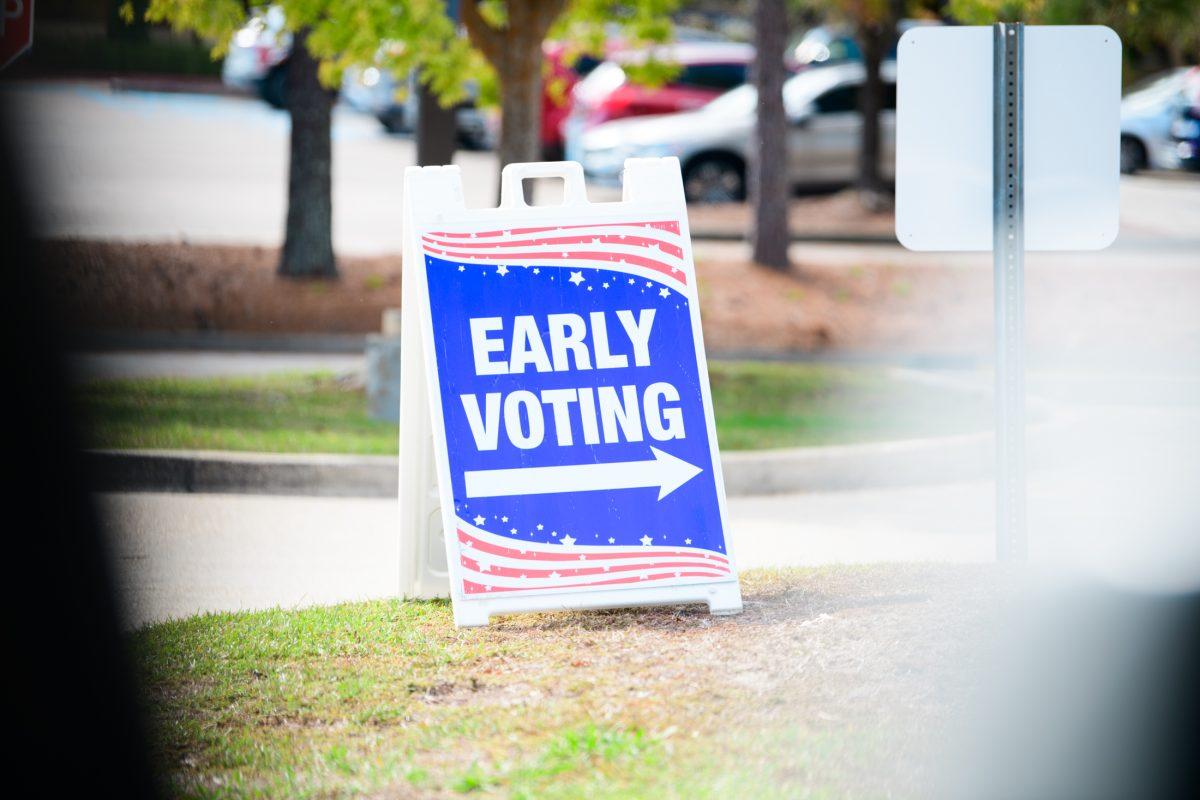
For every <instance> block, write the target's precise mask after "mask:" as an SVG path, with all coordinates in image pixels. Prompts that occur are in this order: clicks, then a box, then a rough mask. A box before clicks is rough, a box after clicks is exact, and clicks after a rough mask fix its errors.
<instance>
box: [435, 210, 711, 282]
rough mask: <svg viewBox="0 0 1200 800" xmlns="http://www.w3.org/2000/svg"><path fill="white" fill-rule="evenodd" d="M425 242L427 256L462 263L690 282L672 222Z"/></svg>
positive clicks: (509, 231)
mask: <svg viewBox="0 0 1200 800" xmlns="http://www.w3.org/2000/svg"><path fill="white" fill-rule="evenodd" d="M421 241H422V246H423V248H424V250H425V253H426V254H427V255H431V256H436V257H437V258H440V259H443V260H445V261H454V262H458V263H460V264H471V263H482V264H505V265H514V266H534V265H537V266H561V267H580V266H582V267H599V268H603V269H612V270H614V271H618V272H625V273H628V274H631V275H637V276H639V277H642V278H653V279H655V280H657V281H659V282H662V283H667V284H669V285H674V286H675V288H677V289H678V288H680V287H682V286H685V285H686V284H687V273H686V268H685V262H684V246H683V245H684V243H683V238H682V236H680V233H679V223H678V222H675V221H670V220H666V221H657V222H608V223H590V224H586V225H561V226H557V227H546V226H542V227H527V228H520V227H513V228H504V229H499V230H493V231H476V232H472V233H453V232H449V231H435V232H431V233H426V234H424V235H423V236H422V237H421Z"/></svg>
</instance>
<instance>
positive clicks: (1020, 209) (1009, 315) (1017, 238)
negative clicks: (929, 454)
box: [992, 22, 1026, 561]
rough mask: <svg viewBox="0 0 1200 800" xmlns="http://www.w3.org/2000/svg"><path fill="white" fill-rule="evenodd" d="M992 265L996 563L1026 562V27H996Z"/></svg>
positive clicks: (993, 39)
mask: <svg viewBox="0 0 1200 800" xmlns="http://www.w3.org/2000/svg"><path fill="white" fill-rule="evenodd" d="M992 34H993V35H992V43H993V50H992V57H993V59H994V60H995V65H994V69H993V71H992V106H993V112H992V145H993V146H992V226H993V233H992V260H993V269H994V273H995V275H994V277H995V303H996V366H995V373H996V374H995V380H996V557H997V558H998V559H1000V560H1001V561H1011V560H1018V559H1022V558H1024V557H1025V552H1026V536H1025V354H1024V349H1025V333H1024V329H1025V309H1024V306H1025V275H1024V273H1025V190H1024V183H1023V177H1024V176H1023V173H1024V169H1025V160H1024V138H1025V137H1024V115H1023V106H1024V88H1025V87H1024V61H1023V52H1022V49H1023V48H1022V45H1023V44H1024V39H1025V28H1024V26H1023V25H1022V24H1021V23H1019V22H1016V23H1005V22H998V23H996V24H995V26H993V28H992Z"/></svg>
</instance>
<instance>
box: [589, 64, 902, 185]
mask: <svg viewBox="0 0 1200 800" xmlns="http://www.w3.org/2000/svg"><path fill="white" fill-rule="evenodd" d="M881 72H882V75H883V78H884V104H883V105H884V110H883V112H882V113H881V114H880V128H881V130H880V134H881V145H882V148H881V157H880V162H881V163H880V169H881V172H882V173H883V175H884V176H885V177H888V178H890V177H891V176H892V174H893V168H894V164H895V124H896V119H895V109H896V84H895V80H896V65H895V62H892V61H888V62H884V64H883V67H882V69H881ZM865 75H866V71H865V69H864V68H863V66H862V64H860V63H847V64H838V65H833V66H828V67H821V68H818V69H808V70H805V71H804V72H801V73H800V74H799V75H796V76H794V77H792V78H790V79H788V81H787V82H786V83H784V85H783V105H784V110H785V112H786V114H787V118H788V148H787V150H788V161H787V170H788V175H789V177H790V178H791V181H792V183H793V184H794V185H826V186H828V185H838V184H847V183H850V182H852V181H853V180H854V179H855V178H856V177H857V174H858V150H859V139H860V136H861V131H862V116H861V115H860V114H859V112H858V93H859V90H860V88H861V86H862V83H863V79H864V77H865ZM757 100H758V95H757V92H756V90H755V88H754V87H753V86H751V85H745V86H739V87H738V88H736V89H733V90H731V91H729V92H726V93H725V94H723V95H721V96H720V97H718V98H717V99H716V100H713V101H712V102H711V103H709V104H708V105H706V106H704V107H703V108H701V109H700V110H698V111H691V112H685V113H681V114H666V115H662V116H654V117H637V118H634V119H626V120H618V121H615V122H608V123H605V124H603V125H598V126H596V127H595V128H593V129H592V130H590V131H588V132H587V133H586V134H584V136H583V141H582V148H581V149H582V152H581V156H580V159H579V160H580V162H581V163H582V164H583V169H584V172H585V173H587V175H588V176H590V177H591V178H592V179H593V180H594V181H595V182H597V183H602V184H616V183H619V181H620V176H621V170H622V168H623V166H624V163H625V159H626V158H633V157H648V156H678V157H679V161H680V163H681V165H682V167H683V183H684V190H685V192H686V194H687V199H688V200H689V201H690V202H728V201H733V200H741V199H743V198H744V197H745V196H746V163H747V160H748V158H749V155H750V147H751V143H752V140H753V133H754V125H755V117H756V106H757Z"/></svg>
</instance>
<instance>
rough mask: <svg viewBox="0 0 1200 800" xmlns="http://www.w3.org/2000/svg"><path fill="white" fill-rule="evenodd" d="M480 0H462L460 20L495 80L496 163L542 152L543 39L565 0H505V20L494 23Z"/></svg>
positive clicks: (527, 158) (535, 156) (532, 157)
mask: <svg viewBox="0 0 1200 800" xmlns="http://www.w3.org/2000/svg"><path fill="white" fill-rule="evenodd" d="M478 3H479V0H462V4H461V7H460V8H461V12H462V21H463V25H464V26H465V27H466V29H467V34H468V35H469V36H470V37H471V43H472V44H473V45H475V47H477V48H478V49H479V51H480V52H482V53H483V55H484V57H485V58H486V59H487V60H488V62H489V63H490V64H491V65H492V67H493V68H494V69H495V70H496V77H497V78H499V80H500V104H501V108H500V147H499V153H498V155H499V157H500V168H501V169H503V168H504V167H505V166H506V165H508V164H513V163H518V162H523V161H538V160H539V159H540V158H541V150H542V148H541V129H542V40H543V39H544V38H545V37H546V32H547V31H549V30H550V26H551V25H552V24H553V23H554V20H555V19H556V18H557V17H558V15H559V14H561V13H562V11H563V8H564V7H565V5H566V0H509V2H508V4H507V6H506V8H507V11H508V24H507V26H506V27H504V28H502V29H500V28H493V27H491V26H490V25H488V24H487V22H485V21H484V20H483V18H482V17H481V16H480V14H479V7H478Z"/></svg>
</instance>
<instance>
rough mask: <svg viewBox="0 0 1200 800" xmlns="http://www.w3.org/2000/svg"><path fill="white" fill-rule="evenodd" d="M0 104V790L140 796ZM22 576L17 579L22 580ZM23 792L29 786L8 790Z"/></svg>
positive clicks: (48, 311) (74, 452)
mask: <svg viewBox="0 0 1200 800" xmlns="http://www.w3.org/2000/svg"><path fill="white" fill-rule="evenodd" d="M7 117H8V109H7V108H4V107H0V185H2V187H3V197H4V222H3V225H4V231H3V239H2V240H0V241H3V242H4V250H5V267H6V269H5V272H6V276H5V277H6V281H5V295H4V313H3V315H0V325H2V326H3V327H2V328H0V334H2V335H3V340H4V364H5V366H6V368H7V370H8V376H9V377H8V380H7V381H6V385H7V386H8V387H9V391H8V397H9V402H8V404H7V408H8V411H7V412H6V414H7V419H6V420H5V428H6V430H7V433H6V436H5V444H6V447H5V457H6V458H7V460H8V464H9V468H8V469H7V470H6V473H7V474H8V475H9V476H10V478H9V482H8V483H7V485H6V486H5V489H6V491H5V496H6V498H7V499H8V501H9V502H8V504H7V506H6V508H5V513H6V520H5V525H4V529H5V533H6V535H5V543H6V545H7V552H6V556H7V558H6V562H7V565H8V576H7V579H6V580H5V581H4V620H5V623H4V649H5V653H6V657H5V661H6V662H7V663H6V666H7V670H6V671H7V673H8V675H9V678H8V680H7V690H6V691H5V695H6V699H5V703H4V708H5V712H6V713H5V717H6V720H5V721H6V723H7V724H8V725H9V730H10V732H11V734H12V735H13V738H14V740H15V741H16V742H17V746H16V748H15V750H14V749H9V751H8V752H9V756H8V757H9V758H10V759H11V763H10V764H9V768H8V770H6V775H7V776H9V777H8V780H9V781H10V782H11V781H12V779H13V778H15V779H16V786H17V789H16V794H15V795H14V796H21V797H28V796H45V797H78V798H84V797H120V798H150V797H158V796H160V795H161V792H160V791H159V788H160V787H159V786H158V785H157V783H156V779H155V772H154V770H153V769H152V767H151V761H150V757H149V756H148V750H147V737H146V732H145V726H144V723H143V716H142V708H141V705H140V703H139V696H138V694H137V692H136V690H135V680H134V678H133V673H132V672H131V670H130V661H129V658H128V657H127V654H126V652H125V639H124V637H123V635H122V627H121V624H120V618H119V603H118V601H117V597H116V589H115V585H114V581H113V574H112V570H111V567H110V562H109V553H108V552H107V549H106V547H105V543H104V541H103V540H102V535H101V532H100V528H99V526H98V525H97V518H96V513H95V509H94V508H93V506H92V503H91V502H90V497H89V495H88V491H87V483H86V481H85V478H84V475H83V474H82V470H81V462H80V459H79V448H78V442H79V438H78V436H77V433H78V431H77V420H76V418H75V415H74V414H73V411H72V409H71V408H70V406H69V402H68V396H67V392H66V388H65V387H66V380H65V376H64V366H63V365H64V359H63V353H62V349H61V347H60V340H59V331H60V328H59V326H58V325H56V324H55V315H54V309H52V308H51V307H50V304H49V302H48V298H47V297H46V295H45V294H44V293H43V291H42V285H41V283H42V281H41V277H42V273H41V271H40V269H39V267H40V266H41V265H40V263H39V262H38V260H37V259H36V258H35V257H34V254H33V251H32V248H31V243H30V239H31V231H30V228H29V221H28V219H27V214H28V208H29V204H28V203H26V202H25V198H26V197H27V195H26V194H24V192H23V191H22V189H23V187H24V186H27V185H34V184H33V183H25V181H23V180H22V179H23V178H29V179H35V178H36V176H20V175H18V174H16V172H15V171H14V169H13V166H14V164H16V163H18V161H19V158H18V157H17V155H18V154H16V153H14V152H13V151H12V150H11V149H10V148H9V135H8V133H9V127H8V125H7ZM22 579H24V580H22ZM26 785H28V786H29V787H30V789H32V790H33V791H22V789H21V787H23V786H26Z"/></svg>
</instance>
